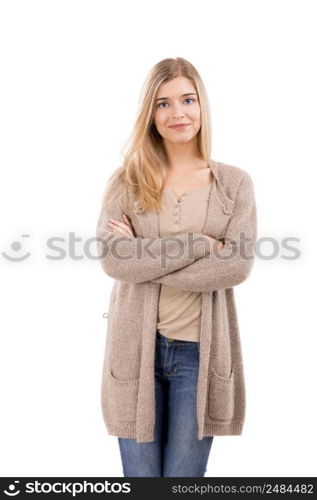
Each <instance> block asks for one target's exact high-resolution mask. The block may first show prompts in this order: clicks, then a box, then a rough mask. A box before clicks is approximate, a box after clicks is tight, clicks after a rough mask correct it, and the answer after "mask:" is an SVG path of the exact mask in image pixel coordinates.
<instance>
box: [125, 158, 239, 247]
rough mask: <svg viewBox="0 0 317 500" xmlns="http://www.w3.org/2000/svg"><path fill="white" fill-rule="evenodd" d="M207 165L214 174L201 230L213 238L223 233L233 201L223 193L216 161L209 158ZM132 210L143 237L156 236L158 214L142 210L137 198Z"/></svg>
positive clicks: (153, 211)
mask: <svg viewBox="0 0 317 500" xmlns="http://www.w3.org/2000/svg"><path fill="white" fill-rule="evenodd" d="M208 166H209V168H210V169H211V171H212V173H213V174H214V180H213V184H212V186H211V191H210V198H209V203H208V209H207V217H206V222H205V226H204V229H203V231H202V232H203V233H204V234H208V235H210V236H212V237H214V238H220V237H221V236H223V235H224V233H225V231H226V228H227V225H228V223H229V219H230V217H231V216H232V211H233V205H234V202H233V201H232V200H231V199H230V198H228V196H227V195H226V194H225V191H224V187H223V185H222V183H221V179H220V172H219V167H218V164H217V162H216V161H214V160H209V162H208ZM133 212H134V213H135V214H137V218H138V221H139V223H140V226H141V227H142V233H143V237H144V238H158V237H159V214H158V213H157V212H156V210H150V211H147V212H143V211H142V210H141V208H140V205H139V200H135V201H134V208H133Z"/></svg>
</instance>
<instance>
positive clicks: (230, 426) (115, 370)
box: [97, 160, 257, 442]
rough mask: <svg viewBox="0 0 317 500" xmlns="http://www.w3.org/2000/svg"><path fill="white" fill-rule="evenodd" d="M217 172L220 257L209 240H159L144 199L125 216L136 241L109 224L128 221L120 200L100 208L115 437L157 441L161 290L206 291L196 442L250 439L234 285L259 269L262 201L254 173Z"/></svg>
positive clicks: (209, 228) (217, 168) (210, 224)
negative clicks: (109, 281)
mask: <svg viewBox="0 0 317 500" xmlns="http://www.w3.org/2000/svg"><path fill="white" fill-rule="evenodd" d="M209 166H210V168H211V170H212V172H213V174H214V176H215V182H213V185H212V189H211V194H210V199H209V205H208V216H207V218H206V224H205V227H204V230H203V232H204V233H206V234H208V235H212V236H213V237H214V238H216V239H217V238H221V237H225V238H226V240H225V246H224V248H223V249H222V250H220V251H216V252H210V245H209V238H208V237H207V236H204V235H202V234H200V233H185V234H183V235H178V236H177V237H164V238H159V236H158V235H159V226H158V220H159V219H158V213H157V212H156V211H154V210H151V211H148V212H143V211H142V210H141V209H140V206H139V202H138V200H134V205H133V206H134V210H133V212H132V213H127V215H128V216H129V217H130V220H131V222H132V224H133V227H134V230H135V233H136V236H137V237H136V238H132V237H131V238H130V237H123V235H120V234H118V233H115V232H112V231H111V230H109V228H108V227H107V222H108V220H109V218H114V219H118V220H122V221H123V219H122V214H123V212H122V209H121V208H120V206H119V204H118V203H113V204H112V206H111V207H109V206H107V208H105V207H102V209H101V212H100V215H99V219H98V223H97V246H98V253H99V257H100V263H101V266H102V268H103V270H104V271H105V273H106V274H107V275H108V276H111V277H113V278H115V282H114V286H113V289H112V293H111V297H110V306H109V314H108V324H107V336H106V342H105V352H104V362H103V373H102V383H101V408H102V413H103V418H104V422H105V425H106V428H107V431H108V433H109V434H110V435H115V436H119V437H126V438H134V439H136V440H137V442H150V441H153V440H154V426H155V380H154V355H155V338H156V319H157V309H158V298H159V291H160V286H161V283H164V284H166V285H171V286H176V287H179V288H182V289H184V290H194V291H200V292H203V293H202V317H201V331H200V360H199V373H198V382H197V422H198V435H197V437H198V439H202V438H203V437H205V436H220V435H240V434H242V429H243V424H244V419H245V405H246V397H245V382H244V371H243V359H242V350H241V345H240V333H239V326H238V318H237V313H236V307H235V300H234V289H233V287H234V286H236V285H238V284H240V283H242V282H243V281H244V280H246V278H247V277H248V276H249V274H250V271H251V269H252V267H253V262H254V255H255V242H256V236H257V219H256V203H255V197H254V189H253V182H252V180H251V177H250V175H249V174H248V173H247V172H246V171H244V170H242V169H241V168H238V167H235V166H231V165H227V164H224V163H220V162H216V161H214V160H210V161H209ZM190 236H192V238H191V239H190V238H189V237H190ZM167 241H169V244H168V245H167V247H166V246H165V245H164V244H165V243H166V242H167ZM193 242H194V244H193ZM206 243H207V244H206ZM217 247H218V242H216V241H215V248H217ZM183 250H184V251H183ZM174 252H175V253H174ZM175 254H176V255H177V258H175V257H174V255H175ZM140 255H141V257H140Z"/></svg>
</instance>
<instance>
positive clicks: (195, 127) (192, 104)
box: [154, 76, 201, 143]
mask: <svg viewBox="0 0 317 500" xmlns="http://www.w3.org/2000/svg"><path fill="white" fill-rule="evenodd" d="M154 123H155V126H156V128H157V130H158V132H159V134H160V135H161V136H162V137H163V139H164V140H165V141H168V142H171V143H185V142H189V141H190V140H192V139H193V138H194V137H195V136H196V134H197V132H198V131H199V129H200V126H201V121H200V105H199V102H198V95H197V92H196V90H195V87H194V86H193V84H192V82H191V81H190V80H189V79H188V78H186V77H184V76H178V77H177V78H174V79H173V80H170V81H168V82H164V83H162V85H161V86H160V87H159V90H158V93H157V96H156V103H155V111H154ZM180 123H184V124H187V126H186V127H183V128H179V129H177V128H171V127H172V126H173V125H176V124H180Z"/></svg>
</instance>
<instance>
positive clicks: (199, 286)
mask: <svg viewBox="0 0 317 500" xmlns="http://www.w3.org/2000/svg"><path fill="white" fill-rule="evenodd" d="M122 215H123V211H122V209H121V207H120V206H119V204H113V205H112V206H111V207H109V206H107V207H105V206H104V207H103V208H102V210H101V213H100V216H99V219H98V223H97V238H98V239H97V247H98V253H99V255H100V262H101V266H102V268H103V269H104V271H105V272H106V274H108V275H109V276H112V277H113V278H115V279H118V280H122V281H128V282H131V283H144V282H148V281H150V282H153V283H162V284H165V285H169V286H173V287H177V288H181V289H183V290H189V291H197V292H204V291H210V290H217V289H221V288H228V287H232V286H235V285H238V284H239V283H241V282H243V281H244V280H245V279H247V277H248V276H249V274H250V272H251V269H252V266H253V262H254V254H255V248H254V247H255V241H256V236H257V214H256V202H255V198H254V190H253V182H252V179H251V177H250V176H249V174H248V173H246V172H245V173H244V176H243V177H242V179H241V181H240V185H239V188H238V192H237V196H236V200H235V203H234V208H233V214H232V216H231V219H230V221H229V224H228V227H227V231H226V234H225V240H224V246H223V248H222V249H221V250H219V247H218V244H219V242H218V240H216V239H214V238H211V237H210V236H206V235H203V234H200V233H184V234H181V235H177V236H175V237H170V236H169V237H165V238H141V237H136V238H130V237H124V236H122V235H117V234H115V233H114V232H112V231H110V230H109V229H108V228H107V223H108V221H109V219H110V218H114V219H119V220H122ZM212 243H213V244H212ZM175 251H176V256H175ZM177 252H178V255H177ZM171 254H172V255H171Z"/></svg>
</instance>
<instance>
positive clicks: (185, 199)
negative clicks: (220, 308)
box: [157, 184, 212, 342]
mask: <svg viewBox="0 0 317 500" xmlns="http://www.w3.org/2000/svg"><path fill="white" fill-rule="evenodd" d="M211 186H212V184H209V185H208V186H204V187H202V188H200V189H194V190H192V191H187V192H185V193H182V194H181V196H180V197H179V199H178V198H177V196H176V194H175V192H174V191H173V189H171V188H165V189H164V190H163V195H162V211H161V213H159V231H160V238H163V237H165V236H177V235H178V234H182V233H186V232H195V233H201V232H202V231H203V228H204V225H205V221H206V217H207V209H208V203H209V197H210V191H211ZM201 301H202V294H201V292H194V291H188V290H182V289H181V288H176V287H173V286H169V285H164V284H162V286H161V290H160V296H159V307H158V317H157V330H159V332H160V333H161V334H162V335H164V336H165V337H167V338H169V339H177V340H186V341H191V342H199V340H200V339H199V333H200V321H201Z"/></svg>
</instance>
